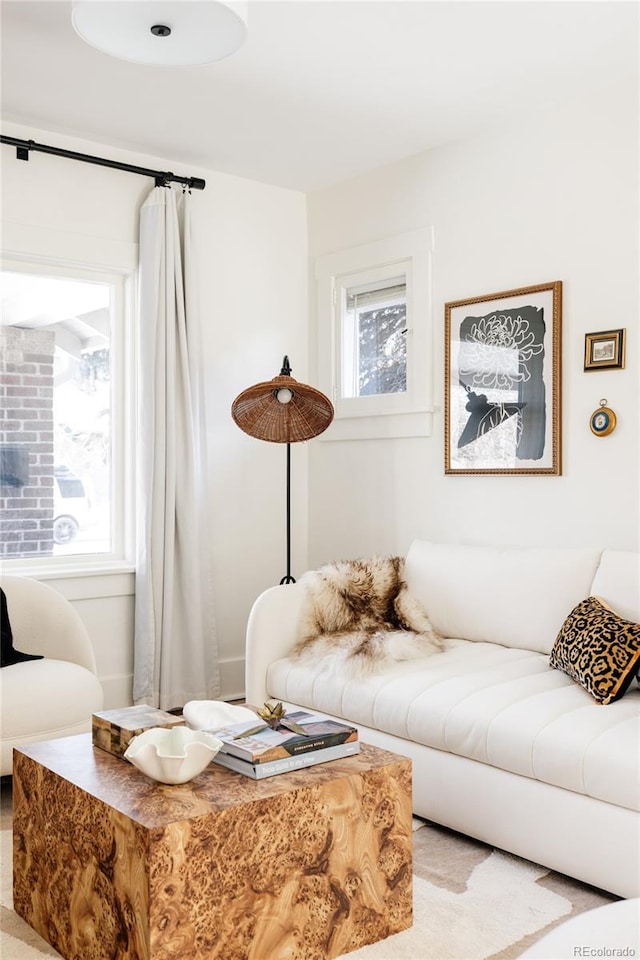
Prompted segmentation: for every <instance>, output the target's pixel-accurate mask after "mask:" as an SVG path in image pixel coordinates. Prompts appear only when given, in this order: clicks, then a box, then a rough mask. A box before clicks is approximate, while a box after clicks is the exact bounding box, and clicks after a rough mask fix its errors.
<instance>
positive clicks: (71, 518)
mask: <svg viewBox="0 0 640 960" xmlns="http://www.w3.org/2000/svg"><path fill="white" fill-rule="evenodd" d="M54 481H55V483H54V497H53V540H54V542H55V543H57V544H60V545H63V544H66V543H71V541H72V540H74V539H75V538H76V536H77V534H78V530H79V529H80V527H82V526H86V525H87V524H88V522H89V517H90V514H91V501H90V499H89V497H88V496H87V492H86V489H85V485H84V483H83V481H82V478H81V477H78V476H76V475H75V474H74V473H72V472H71V471H70V470H69V469H68V468H67V467H56V468H55V470H54Z"/></svg>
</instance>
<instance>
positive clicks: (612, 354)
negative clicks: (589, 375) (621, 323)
mask: <svg viewBox="0 0 640 960" xmlns="http://www.w3.org/2000/svg"><path fill="white" fill-rule="evenodd" d="M624 335H625V331H624V330H603V331H601V332H600V333H587V334H585V338H584V369H585V370H622V369H623V368H624V341H625V336H624Z"/></svg>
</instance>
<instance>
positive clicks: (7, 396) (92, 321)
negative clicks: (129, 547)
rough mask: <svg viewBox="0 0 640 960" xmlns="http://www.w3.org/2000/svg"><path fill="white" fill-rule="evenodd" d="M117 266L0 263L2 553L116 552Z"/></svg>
mask: <svg viewBox="0 0 640 960" xmlns="http://www.w3.org/2000/svg"><path fill="white" fill-rule="evenodd" d="M124 286H125V284H124V278H123V277H122V276H120V275H113V274H106V273H102V272H97V271H85V270H79V269H75V268H74V269H69V270H64V269H59V268H54V267H51V266H45V265H44V264H42V265H40V266H35V265H27V264H10V263H8V262H7V263H6V264H5V265H4V267H3V270H2V315H1V324H0V394H1V396H2V420H1V422H0V501H1V504H2V537H1V539H0V556H1V557H2V559H3V560H9V559H15V560H18V559H19V560H35V559H37V560H47V559H49V558H56V559H57V558H67V560H68V559H69V558H70V557H76V558H77V557H80V556H83V557H85V558H87V559H89V557H91V556H93V557H94V558H95V557H99V558H102V559H107V558H111V559H115V558H116V557H122V556H123V549H124V547H123V543H124V542H123V501H124V491H123V481H124V472H123V456H122V454H123V435H122V434H123V430H122V425H123V418H122V409H123V399H124V396H123V387H124V382H125V371H124V368H123V358H124V352H123V344H122V334H123V319H122V318H123V309H124Z"/></svg>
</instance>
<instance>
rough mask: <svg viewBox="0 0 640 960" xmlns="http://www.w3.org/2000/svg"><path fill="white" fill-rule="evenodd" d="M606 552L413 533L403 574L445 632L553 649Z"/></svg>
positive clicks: (522, 647)
mask: <svg viewBox="0 0 640 960" xmlns="http://www.w3.org/2000/svg"><path fill="white" fill-rule="evenodd" d="M600 553H601V551H599V550H595V549H594V550H588V549H564V548H557V549H543V548H536V547H483V546H461V545H457V544H437V543H429V542H428V541H425V540H414V542H413V543H412V544H411V547H410V549H409V552H408V554H407V558H406V564H405V578H406V581H407V586H408V588H409V591H410V592H411V593H412V594H413V595H414V596H415V597H416V598H417V599H418V600H419V601H420V602H421V603H422V605H423V606H424V607H425V609H426V611H427V613H428V615H429V618H430V620H431V622H432V624H433V627H434V630H436V631H437V632H438V633H439V634H441V635H442V636H443V637H457V638H463V639H465V640H474V641H489V642H492V643H499V644H502V645H504V646H507V647H515V648H517V649H520V650H537V651H539V652H540V653H547V654H549V653H550V652H551V648H552V647H553V644H554V641H555V639H556V637H557V635H558V632H559V630H560V628H561V626H562V624H563V623H564V621H565V618H566V617H567V615H568V614H569V613H570V611H571V610H572V609H573V608H574V607H575V605H576V604H577V603H579V602H580V601H581V600H584V598H585V597H587V596H589V594H590V593H591V592H592V590H591V584H592V581H593V578H594V575H595V572H596V569H597V567H598V563H599V560H600Z"/></svg>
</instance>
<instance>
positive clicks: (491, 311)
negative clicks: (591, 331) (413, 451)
mask: <svg viewBox="0 0 640 960" xmlns="http://www.w3.org/2000/svg"><path fill="white" fill-rule="evenodd" d="M561 328H562V281H560V280H556V281H553V282H551V283H541V284H539V285H537V286H534V287H520V288H519V289H517V290H507V291H505V292H504V293H491V294H487V295H486V296H481V297H472V298H471V299H470V300H454V301H451V302H450V303H446V304H445V473H446V474H536V475H550V476H558V475H559V474H560V473H561V446H560V442H561V437H560V430H561V423H560V403H561V383H560V370H561V367H560V361H561V349H562V347H561V345H562V336H561V334H562V329H561Z"/></svg>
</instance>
